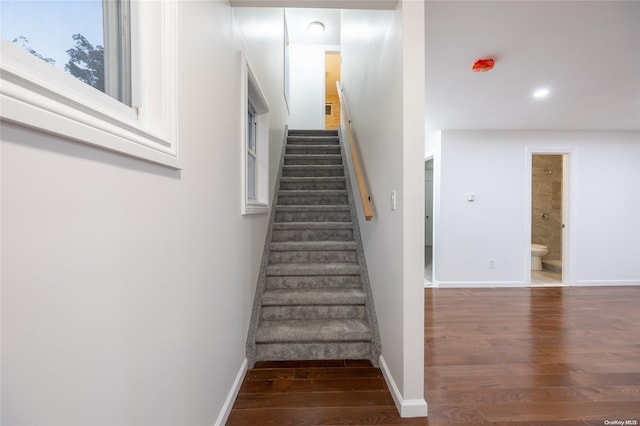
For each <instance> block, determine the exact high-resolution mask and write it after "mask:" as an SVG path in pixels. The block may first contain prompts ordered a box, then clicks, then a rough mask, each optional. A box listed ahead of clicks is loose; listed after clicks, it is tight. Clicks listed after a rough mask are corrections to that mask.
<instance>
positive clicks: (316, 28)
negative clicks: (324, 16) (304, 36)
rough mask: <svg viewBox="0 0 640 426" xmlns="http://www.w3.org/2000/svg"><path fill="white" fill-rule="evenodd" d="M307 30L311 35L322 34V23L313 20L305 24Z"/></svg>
mask: <svg viewBox="0 0 640 426" xmlns="http://www.w3.org/2000/svg"><path fill="white" fill-rule="evenodd" d="M307 31H309V32H310V33H311V34H313V35H318V34H322V33H323V32H324V24H323V23H322V22H319V21H314V22H312V23H310V24H309V25H307Z"/></svg>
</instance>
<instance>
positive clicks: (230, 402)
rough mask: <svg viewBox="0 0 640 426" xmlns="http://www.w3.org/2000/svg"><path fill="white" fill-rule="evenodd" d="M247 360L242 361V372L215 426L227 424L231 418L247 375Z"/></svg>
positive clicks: (239, 373) (230, 391)
mask: <svg viewBox="0 0 640 426" xmlns="http://www.w3.org/2000/svg"><path fill="white" fill-rule="evenodd" d="M247 366H248V363H247V359H246V358H245V359H244V361H242V365H241V366H240V370H239V371H238V374H237V375H236V379H235V380H234V381H233V385H232V386H231V389H229V394H228V395H227V399H226V400H225V401H224V405H223V406H222V410H220V414H218V418H217V419H216V422H215V423H214V425H215V426H222V425H224V424H225V423H226V422H227V419H228V418H229V414H230V413H231V408H233V403H234V402H235V401H236V397H237V396H238V392H239V391H240V386H242V381H243V380H244V376H245V374H247Z"/></svg>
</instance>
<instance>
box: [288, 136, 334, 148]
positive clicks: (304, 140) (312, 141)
mask: <svg viewBox="0 0 640 426" xmlns="http://www.w3.org/2000/svg"><path fill="white" fill-rule="evenodd" d="M301 145H325V146H340V140H339V139H338V138H317V137H316V138H312V137H293V138H289V139H288V140H287V146H301Z"/></svg>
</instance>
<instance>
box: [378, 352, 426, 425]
mask: <svg viewBox="0 0 640 426" xmlns="http://www.w3.org/2000/svg"><path fill="white" fill-rule="evenodd" d="M380 370H382V375H383V376H384V379H385V381H386V382H387V386H388V387H389V391H390V392H391V396H392V397H393V402H395V404H396V408H397V409H398V412H399V413H400V417H426V416H427V413H428V407H427V401H425V400H424V398H423V399H404V398H403V396H402V394H401V393H400V390H399V389H398V386H396V382H395V380H393V376H391V372H390V371H389V367H388V366H387V363H386V362H385V360H384V357H383V356H382V355H380Z"/></svg>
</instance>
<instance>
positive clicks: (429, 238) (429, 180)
mask: <svg viewBox="0 0 640 426" xmlns="http://www.w3.org/2000/svg"><path fill="white" fill-rule="evenodd" d="M424 285H425V287H427V286H431V285H433V158H430V159H428V160H425V162H424Z"/></svg>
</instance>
